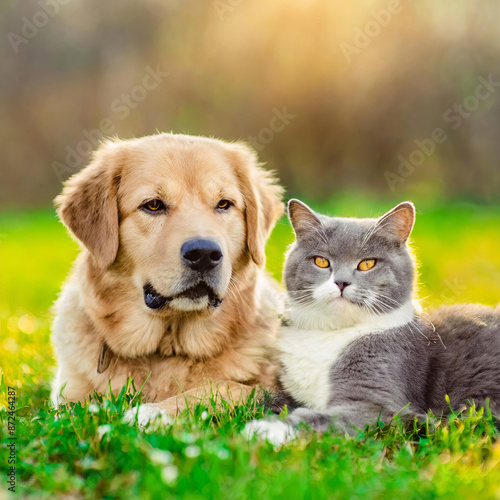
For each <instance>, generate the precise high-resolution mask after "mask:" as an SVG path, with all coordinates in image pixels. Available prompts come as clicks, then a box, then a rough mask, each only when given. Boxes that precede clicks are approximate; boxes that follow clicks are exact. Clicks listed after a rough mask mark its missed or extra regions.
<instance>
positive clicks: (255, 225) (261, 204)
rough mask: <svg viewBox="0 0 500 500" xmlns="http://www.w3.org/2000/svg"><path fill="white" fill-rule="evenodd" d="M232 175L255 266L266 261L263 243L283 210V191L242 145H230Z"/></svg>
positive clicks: (252, 153) (250, 150)
mask: <svg viewBox="0 0 500 500" xmlns="http://www.w3.org/2000/svg"><path fill="white" fill-rule="evenodd" d="M231 149H232V151H233V153H234V154H235V157H234V158H235V161H236V166H235V169H236V173H237V175H238V178H239V182H240V189H241V192H242V193H243V196H244V198H245V208H246V223H247V246H248V250H249V252H250V257H251V258H252V260H253V261H254V262H255V263H256V264H257V265H258V266H263V265H264V264H265V261H266V255H265V247H266V241H267V238H268V237H269V235H270V233H271V230H272V229H273V227H274V225H275V224H276V221H277V220H278V219H279V218H280V217H281V215H282V214H283V210H284V205H283V202H282V201H281V200H282V196H283V189H282V188H281V187H280V186H278V185H277V184H276V182H277V179H276V178H275V177H274V176H273V173H272V172H269V171H267V170H264V169H263V168H261V167H260V166H259V165H258V163H257V155H256V153H255V152H254V151H253V150H252V149H251V148H250V147H248V146H247V145H246V144H241V143H238V144H233V145H231Z"/></svg>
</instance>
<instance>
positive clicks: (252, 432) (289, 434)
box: [243, 419, 298, 446]
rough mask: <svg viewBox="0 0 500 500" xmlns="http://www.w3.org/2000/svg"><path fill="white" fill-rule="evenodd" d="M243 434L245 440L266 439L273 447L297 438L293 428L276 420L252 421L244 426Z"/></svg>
mask: <svg viewBox="0 0 500 500" xmlns="http://www.w3.org/2000/svg"><path fill="white" fill-rule="evenodd" d="M243 434H244V435H245V436H246V437H247V439H251V438H252V437H253V436H257V437H259V438H261V439H267V440H268V441H269V442H270V443H271V444H273V445H274V446H281V445H282V444H284V443H287V442H289V441H291V440H293V439H295V438H296V437H297V436H298V432H297V430H296V429H295V428H294V427H292V426H291V425H290V424H287V423H286V422H283V421H282V420H278V419H262V420H252V421H251V422H248V424H246V425H245V428H244V429H243Z"/></svg>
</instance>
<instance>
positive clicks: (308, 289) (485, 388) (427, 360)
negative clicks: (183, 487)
mask: <svg viewBox="0 0 500 500" xmlns="http://www.w3.org/2000/svg"><path fill="white" fill-rule="evenodd" d="M289 212H290V219H291V221H292V225H293V226H294V230H295V233H296V236H297V241H296V242H295V243H294V244H293V245H292V247H291V248H290V251H289V253H288V255H287V259H286V263H285V283H286V285H287V290H288V295H289V309H288V313H287V316H286V318H285V320H284V324H283V327H282V329H281V332H280V336H279V340H278V351H279V358H280V362H281V367H282V371H281V377H280V379H281V384H282V387H283V393H282V394H281V395H280V396H279V401H280V403H281V404H283V403H286V404H287V406H288V408H289V410H291V409H292V410H293V411H291V413H290V414H289V416H288V418H287V422H286V423H283V422H281V421H276V422H272V421H255V422H253V423H252V424H251V425H250V426H249V431H250V432H258V433H261V434H264V435H267V436H268V437H269V436H270V437H271V439H272V433H273V432H274V431H276V429H277V428H280V427H281V429H278V430H279V432H281V434H282V435H290V434H293V430H292V428H291V427H290V426H296V425H297V424H298V423H301V422H305V423H308V424H310V425H311V426H312V427H313V428H315V429H316V430H319V431H322V430H325V429H327V428H328V427H330V426H331V425H333V426H334V427H336V428H337V429H339V430H342V431H347V432H353V431H354V430H355V429H362V428H364V427H365V426H366V425H367V424H375V423H376V422H377V420H378V419H379V418H380V420H382V421H383V422H386V423H388V422H389V421H390V420H391V419H392V418H393V417H394V416H395V415H396V414H398V415H400V416H401V417H402V418H412V417H424V416H425V414H426V413H427V412H428V411H429V410H432V411H433V413H434V414H441V413H446V412H447V411H449V409H450V408H449V407H450V406H451V407H452V408H453V409H458V408H459V407H460V405H461V404H462V403H464V402H466V401H470V400H475V402H476V404H477V405H484V404H485V401H486V399H489V400H490V408H491V410H492V411H493V412H494V413H496V414H498V415H500V308H496V309H494V308H490V307H486V306H473V305H463V306H447V307H442V308H440V309H437V310H435V311H433V312H432V313H430V314H422V313H421V311H420V307H419V305H418V302H417V301H416V299H415V297H414V281H415V280H414V264H413V257H412V255H411V252H410V251H409V249H408V245H407V239H408V236H409V234H410V232H411V229H412V227H413V222H414V208H413V205H411V204H409V203H406V204H401V205H399V206H398V207H396V208H395V209H394V210H393V211H391V212H389V213H388V214H386V215H385V216H384V217H382V218H381V219H340V218H329V217H325V216H321V215H319V214H315V213H314V212H312V211H311V210H310V209H309V208H308V207H306V206H305V205H303V204H302V203H300V202H298V201H292V202H291V204H290V206H289ZM318 259H319V260H318ZM446 396H448V397H449V401H450V404H449V405H448V403H447V401H446ZM284 426H285V427H286V426H288V429H283V428H284ZM283 432H284V434H283Z"/></svg>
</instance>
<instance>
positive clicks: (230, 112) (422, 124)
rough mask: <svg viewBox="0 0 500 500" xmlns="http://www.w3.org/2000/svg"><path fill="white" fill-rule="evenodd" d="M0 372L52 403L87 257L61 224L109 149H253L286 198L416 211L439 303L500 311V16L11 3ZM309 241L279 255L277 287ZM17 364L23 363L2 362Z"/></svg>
mask: <svg viewBox="0 0 500 500" xmlns="http://www.w3.org/2000/svg"><path fill="white" fill-rule="evenodd" d="M0 13H1V15H0V32H1V34H2V41H3V42H2V43H1V44H0V56H1V60H2V67H1V71H2V78H1V79H0V135H1V155H0V175H1V177H0V179H1V181H0V294H1V295H0V334H1V339H2V341H1V342H0V359H1V362H0V363H1V364H2V365H3V366H1V369H0V372H1V371H3V373H5V374H7V376H8V377H9V379H10V380H11V381H12V380H13V382H12V384H15V385H17V386H20V384H21V379H22V378H26V377H28V378H30V377H31V378H30V380H31V381H32V382H30V384H32V385H31V387H32V390H33V391H34V392H36V390H37V388H39V389H41V391H39V392H38V394H39V395H40V396H39V397H41V398H43V397H45V396H46V395H47V390H48V389H47V387H48V379H49V378H50V370H48V369H47V367H52V366H53V365H54V360H53V358H52V354H51V349H50V348H48V346H49V345H50V344H49V335H50V321H51V314H50V310H49V308H50V305H51V303H52V302H53V301H54V299H55V298H56V296H57V292H58V290H59V289H60V286H61V283H62V282H63V280H64V277H65V276H66V274H67V272H68V270H69V268H70V266H71V262H72V260H73V259H74V257H75V256H76V254H77V251H78V247H77V245H76V244H75V243H74V242H72V241H71V240H70V239H69V238H68V236H67V235H66V234H65V230H64V228H63V227H62V226H61V225H60V224H59V223H58V221H57V219H56V217H55V215H54V211H53V208H52V200H53V198H54V197H55V196H56V195H57V194H58V193H59V191H60V190H61V186H62V183H63V181H64V180H65V179H66V178H68V177H69V176H70V175H71V174H72V173H74V172H76V171H78V170H79V169H81V168H83V167H84V166H85V165H86V164H87V162H88V159H89V155H90V153H91V151H92V150H94V149H95V148H96V147H97V146H98V144H99V141H100V140H101V138H102V137H106V136H114V135H117V136H119V137H120V138H130V137H138V136H142V135H147V134H153V133H155V132H157V131H167V132H168V131H174V132H182V133H187V134H198V135H206V136H214V137H220V138H223V139H226V140H240V139H242V140H246V141H249V142H250V144H252V145H253V146H254V147H255V149H256V150H257V151H258V154H259V156H260V159H261V160H262V161H263V162H265V163H266V164H267V165H268V166H269V167H270V168H272V169H275V170H277V172H278V174H279V176H280V178H281V181H282V183H283V184H284V185H285V186H286V188H287V197H291V196H297V197H300V198H302V199H304V200H305V201H306V202H308V203H310V204H311V205H312V206H313V208H315V209H317V210H322V211H324V212H326V213H329V214H338V215H346V216H360V217H366V216H376V215H381V214H382V213H384V211H386V210H388V209H390V208H391V207H392V206H394V205H395V204H396V203H397V202H400V201H403V200H404V199H412V200H413V201H414V202H415V203H416V205H417V208H418V209H419V216H418V221H417V226H416V228H415V231H414V244H415V247H416V250H417V255H418V257H419V259H420V260H421V262H422V264H421V266H420V272H421V282H422V285H421V289H420V295H421V297H422V299H423V301H424V305H426V306H435V305H439V304H443V303H445V304H446V303H453V302H467V301H473V302H483V303H487V304H497V303H499V302H500V252H499V244H500V165H499V158H500V43H499V40H500V23H499V16H500V2H499V1H498V0H477V1H474V2H471V1H470V0H439V2H436V1H435V0H413V1H411V0H371V1H370V0H363V1H362V2H351V3H349V2H333V1H329V2H327V1H325V0H294V1H293V2H291V1H284V0H273V1H272V2H270V1H269V0H267V1H265V0H209V1H205V2H201V1H199V0H196V1H195V0H182V1H181V0H142V1H141V2H136V1H134V2H133V1H126V0H121V1H118V0H108V1H106V2H103V1H102V0H79V1H76V0H36V1H35V0H29V1H28V0H4V1H3V3H2V4H1V6H0ZM292 238H293V235H292V232H291V230H290V227H289V225H288V224H287V222H286V220H285V219H284V220H283V221H281V222H280V223H279V224H278V226H277V228H276V230H275V232H274V233H273V236H272V238H271V240H270V242H269V244H268V269H269V270H270V271H271V272H272V273H273V274H274V276H276V278H278V279H279V278H280V276H281V266H282V261H283V252H284V250H285V249H286V246H287V245H288V244H289V243H290V242H291V241H292ZM7 359H8V360H9V361H8V363H7V362H6V361H5V360H7Z"/></svg>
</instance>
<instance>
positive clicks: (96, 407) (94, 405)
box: [88, 403, 101, 413]
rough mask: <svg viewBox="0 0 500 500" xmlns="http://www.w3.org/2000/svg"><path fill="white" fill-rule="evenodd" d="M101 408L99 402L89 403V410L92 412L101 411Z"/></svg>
mask: <svg viewBox="0 0 500 500" xmlns="http://www.w3.org/2000/svg"><path fill="white" fill-rule="evenodd" d="M100 409H101V407H100V406H99V405H98V404H97V403H90V404H89V408H88V410H89V412H90V413H99V410H100Z"/></svg>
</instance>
